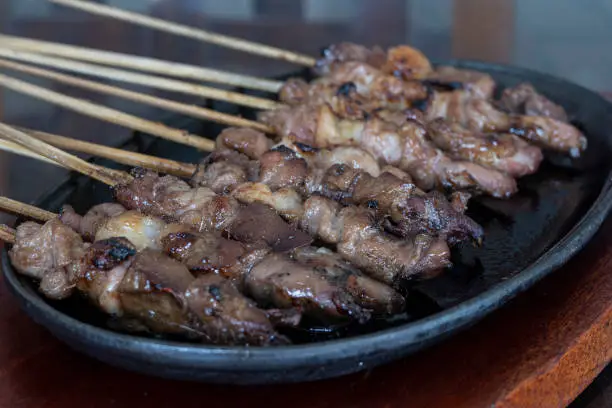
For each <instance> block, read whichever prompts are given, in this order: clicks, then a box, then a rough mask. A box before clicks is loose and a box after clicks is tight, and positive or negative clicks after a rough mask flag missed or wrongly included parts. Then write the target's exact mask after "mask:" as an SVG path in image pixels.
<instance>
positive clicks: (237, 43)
mask: <svg viewBox="0 0 612 408" xmlns="http://www.w3.org/2000/svg"><path fill="white" fill-rule="evenodd" d="M50 1H51V2H52V3H56V4H61V5H64V6H68V7H73V8H76V9H79V10H82V11H86V12H88V13H92V14H97V15H102V16H106V17H111V18H115V19H118V20H122V21H126V22H129V23H135V24H139V25H143V26H145V27H149V28H154V29H157V30H161V31H166V32H169V33H172V34H177V35H181V36H184V37H188V38H193V39H196V40H200V41H204V42H209V43H212V44H217V45H220V46H223V47H226V48H232V49H235V50H239V51H244V52H248V53H251V54H256V55H261V56H265V57H269V58H274V59H280V60H284V61H288V62H293V63H296V64H301V65H306V66H309V67H311V66H313V65H314V64H315V63H316V60H315V59H314V58H312V57H310V56H308V55H303V54H299V53H296V52H291V51H287V50H283V49H281V48H276V47H271V46H269V45H265V44H261V43H257V42H253V41H247V40H242V39H239V38H234V37H230V36H227V35H222V34H216V33H213V32H210V31H205V30H202V29H197V28H193V27H189V26H185V25H181V24H176V23H170V22H168V21H165V20H162V19H159V18H154V17H148V16H145V15H142V14H138V13H133V12H129V11H125V10H121V9H118V8H114V7H109V6H103V5H100V4H93V3H90V2H84V1H77V0H50Z"/></svg>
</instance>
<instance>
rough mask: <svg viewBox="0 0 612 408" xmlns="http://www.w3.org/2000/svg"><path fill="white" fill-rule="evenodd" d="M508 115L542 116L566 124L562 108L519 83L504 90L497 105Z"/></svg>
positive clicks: (530, 87)
mask: <svg viewBox="0 0 612 408" xmlns="http://www.w3.org/2000/svg"><path fill="white" fill-rule="evenodd" d="M497 105H498V106H499V107H500V108H501V109H502V110H504V111H506V112H508V113H515V114H518V115H527V116H544V117H548V118H551V119H555V120H558V121H561V122H568V118H567V113H566V112H565V109H563V107H562V106H560V105H557V104H556V103H554V102H553V101H551V100H550V99H548V98H546V97H545V96H543V95H541V94H539V93H538V91H536V90H535V88H534V87H533V86H532V85H531V84H529V83H525V82H524V83H521V84H518V85H517V86H514V87H512V88H506V89H504V92H503V93H502V96H501V99H500V100H499V101H498V104H497Z"/></svg>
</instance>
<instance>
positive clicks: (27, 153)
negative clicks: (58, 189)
mask: <svg viewBox="0 0 612 408" xmlns="http://www.w3.org/2000/svg"><path fill="white" fill-rule="evenodd" d="M0 150H2V151H5V152H9V153H14V154H18V155H20V156H24V157H29V158H31V159H35V160H40V161H44V162H45V163H48V164H53V165H55V166H59V167H64V166H62V165H61V164H59V163H58V162H56V161H53V160H51V159H47V158H46V157H45V156H41V155H39V154H37V153H34V152H33V151H31V150H28V149H26V148H25V147H23V146H21V145H19V144H17V143H15V142H10V141H8V140H0Z"/></svg>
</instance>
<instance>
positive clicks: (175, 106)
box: [0, 48, 274, 133]
mask: <svg viewBox="0 0 612 408" xmlns="http://www.w3.org/2000/svg"><path fill="white" fill-rule="evenodd" d="M2 51H3V50H2V49H1V48H0V55H1V54H2ZM0 67H4V68H9V69H12V70H14V71H18V72H23V73H27V74H30V75H36V76H40V77H43V78H49V79H52V80H55V81H58V82H62V83H65V84H69V85H72V86H77V87H79V88H85V89H89V90H92V91H96V92H101V93H105V94H109V95H115V96H118V97H121V98H125V99H128V100H132V101H136V102H141V103H145V104H148V105H153V106H157V107H159V108H163V109H167V110H170V111H174V112H179V113H183V114H186V115H190V116H194V117H197V118H200V119H207V120H213V121H215V122H218V123H222V124H224V125H230V126H238V127H249V128H252V129H256V130H260V131H262V132H267V133H274V131H273V129H272V128H271V127H269V126H266V125H265V124H263V123H260V122H256V121H254V120H248V119H244V118H241V117H238V116H234V115H228V114H226V113H221V112H217V111H214V110H212V109H206V108H201V107H199V106H195V105H187V104H184V103H179V102H175V101H170V100H167V99H163V98H157V97H154V96H150V95H146V94H142V93H138V92H133V91H128V90H125V89H121V88H117V87H114V86H110V85H104V84H101V83H98V82H94V81H88V80H85V79H80V78H75V77H71V76H69V75H64V74H60V73H57V72H53V71H49V70H46V69H42V68H35V67H31V66H28V65H24V64H19V63H16V62H10V61H7V60H3V59H1V58H0Z"/></svg>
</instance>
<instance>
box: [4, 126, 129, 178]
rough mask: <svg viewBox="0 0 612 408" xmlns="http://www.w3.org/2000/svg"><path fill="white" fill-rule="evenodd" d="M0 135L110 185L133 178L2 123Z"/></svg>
mask: <svg viewBox="0 0 612 408" xmlns="http://www.w3.org/2000/svg"><path fill="white" fill-rule="evenodd" d="M0 136H2V137H3V138H5V139H8V140H10V141H13V142H15V143H18V144H20V145H22V146H24V147H26V148H28V149H30V150H32V151H33V152H35V153H38V154H40V155H42V156H45V157H47V158H49V159H51V160H54V161H56V162H58V163H60V164H62V165H63V166H65V167H67V168H69V169H70V170H74V171H77V172H79V173H82V174H85V175H87V176H89V177H91V178H93V179H96V180H98V181H101V182H102V183H105V184H108V185H110V186H114V185H116V184H120V183H129V182H131V181H132V180H133V178H132V176H130V175H129V174H127V173H125V172H119V171H117V170H114V171H112V172H109V171H107V169H105V168H103V167H101V166H96V165H94V164H91V163H88V162H86V161H85V160H82V159H80V158H78V157H76V156H73V155H71V154H69V153H66V152H65V151H63V150H61V149H58V148H57V147H54V146H51V145H49V144H47V143H45V142H43V141H40V140H38V139H36V138H34V137H32V136H30V135H28V134H26V133H24V132H21V131H19V130H17V129H15V128H13V127H11V126H9V125H6V124H4V123H0ZM119 175H120V176H119Z"/></svg>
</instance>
